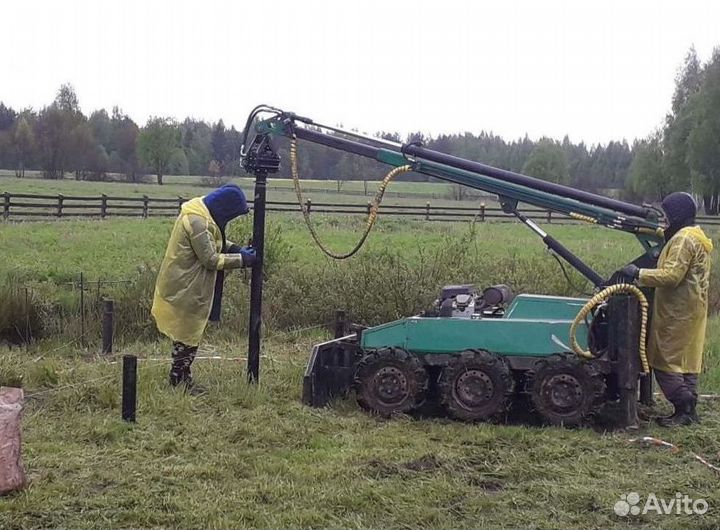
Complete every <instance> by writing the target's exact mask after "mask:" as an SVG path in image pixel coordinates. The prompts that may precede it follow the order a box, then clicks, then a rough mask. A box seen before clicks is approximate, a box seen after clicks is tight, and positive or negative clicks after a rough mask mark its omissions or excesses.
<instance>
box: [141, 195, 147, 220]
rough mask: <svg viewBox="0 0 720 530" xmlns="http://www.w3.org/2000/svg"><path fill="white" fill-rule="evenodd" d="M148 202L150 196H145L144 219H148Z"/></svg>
mask: <svg viewBox="0 0 720 530" xmlns="http://www.w3.org/2000/svg"><path fill="white" fill-rule="evenodd" d="M148 202H149V199H148V196H147V195H143V213H142V216H143V219H147V218H148Z"/></svg>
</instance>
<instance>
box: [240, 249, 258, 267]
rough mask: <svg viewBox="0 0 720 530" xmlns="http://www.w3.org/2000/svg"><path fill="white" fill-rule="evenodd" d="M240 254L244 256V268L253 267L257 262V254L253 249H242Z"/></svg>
mask: <svg viewBox="0 0 720 530" xmlns="http://www.w3.org/2000/svg"><path fill="white" fill-rule="evenodd" d="M238 254H240V255H241V256H242V261H243V267H246V268H249V267H252V266H253V265H255V262H257V253H256V252H255V249H254V248H252V247H240V248H239V250H238Z"/></svg>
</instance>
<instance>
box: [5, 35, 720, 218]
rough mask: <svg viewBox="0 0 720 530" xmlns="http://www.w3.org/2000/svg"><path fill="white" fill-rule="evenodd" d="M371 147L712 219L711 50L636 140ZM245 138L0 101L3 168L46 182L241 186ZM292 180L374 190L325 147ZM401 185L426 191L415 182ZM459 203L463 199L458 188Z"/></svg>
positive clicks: (716, 169) (448, 141) (373, 174)
mask: <svg viewBox="0 0 720 530" xmlns="http://www.w3.org/2000/svg"><path fill="white" fill-rule="evenodd" d="M375 135H376V136H377V137H380V138H385V139H389V140H393V141H396V142H401V141H406V142H407V141H418V140H419V141H422V142H423V143H424V144H425V145H426V146H427V147H429V148H431V149H436V150H438V151H442V152H445V153H449V154H453V155H456V156H459V157H462V158H467V159H471V160H478V161H481V162H483V163H486V164H489V165H493V166H496V167H500V168H504V169H509V170H511V171H517V172H521V173H525V174H528V175H532V176H535V177H539V178H543V179H546V180H551V181H554V182H558V183H562V184H567V185H569V186H573V187H575V188H579V189H585V190H590V191H599V190H600V191H603V192H608V190H612V192H613V193H615V194H616V195H621V196H624V197H626V198H629V199H632V200H657V199H660V198H661V197H662V196H663V195H665V194H667V193H669V192H670V191H674V190H688V191H691V192H693V193H694V194H696V195H697V196H699V197H702V199H703V203H704V206H705V210H706V212H707V213H711V214H716V213H718V209H720V48H718V49H716V50H715V51H714V53H713V55H712V57H711V59H710V60H709V61H707V62H706V63H705V64H703V63H701V62H700V60H699V59H698V57H697V54H696V52H695V50H694V49H692V48H691V49H690V51H689V52H688V54H687V57H686V59H685V61H684V63H683V65H682V66H681V68H680V69H679V73H678V75H677V78H676V87H675V93H674V95H673V98H672V101H671V110H670V112H669V113H668V114H667V116H666V118H665V122H664V124H663V127H662V128H660V129H658V130H657V131H654V132H653V133H652V134H651V135H650V136H648V137H647V138H645V139H642V140H637V141H635V142H633V143H632V144H628V142H627V141H626V140H618V141H610V142H608V143H607V144H596V145H586V144H585V143H584V142H580V143H574V142H571V141H570V139H569V138H568V137H567V136H566V137H565V138H563V139H562V140H560V141H559V140H556V139H551V138H540V139H539V140H532V139H530V138H529V137H527V136H525V137H524V138H518V139H515V140H505V139H503V138H502V137H500V136H498V135H495V134H493V133H492V132H485V131H483V132H481V133H479V134H474V133H470V132H466V133H461V134H450V135H439V136H435V137H429V136H425V135H423V134H422V133H415V134H410V135H407V136H404V137H403V136H402V135H400V134H399V133H397V132H387V131H380V132H377V133H375ZM241 142H242V131H239V130H237V129H235V127H232V126H231V127H230V128H227V127H226V126H225V125H224V123H223V121H222V120H219V121H218V122H215V123H208V122H205V121H203V120H197V119H193V118H186V119H185V120H183V121H181V122H179V121H176V120H175V119H172V118H167V117H151V118H150V119H148V120H147V122H146V123H145V125H144V126H142V127H141V126H139V125H138V124H137V123H136V122H135V121H133V119H132V118H131V117H129V116H128V115H126V114H125V113H123V112H122V111H121V110H120V109H119V108H118V107H115V108H113V109H112V111H111V112H110V113H108V112H107V111H106V110H104V109H101V110H96V111H94V112H92V113H91V114H90V115H89V116H86V115H84V114H83V112H82V111H81V110H80V105H79V101H78V97H77V95H76V93H75V91H74V89H73V87H72V86H71V85H67V84H66V85H62V86H61V87H60V89H59V90H58V92H57V95H56V97H55V100H54V101H53V102H52V103H51V104H50V105H48V106H46V107H43V108H42V109H40V110H38V111H36V110H34V109H24V110H20V111H16V110H14V109H12V108H10V107H8V106H6V105H5V104H3V103H2V102H0V167H1V168H5V169H14V170H15V173H16V175H17V176H18V177H23V176H24V173H25V170H26V169H35V170H40V171H42V175H43V176H44V177H45V178H48V179H59V178H65V177H66V175H67V174H71V175H74V177H75V178H76V179H78V180H105V179H109V178H117V176H116V175H120V176H121V178H124V179H125V180H127V181H128V182H139V181H142V180H144V179H145V178H147V176H148V175H155V178H156V180H157V183H158V184H162V182H163V177H164V176H165V175H203V176H206V177H207V178H208V179H210V181H211V183H219V182H221V181H222V178H223V177H227V176H243V175H244V172H243V170H242V166H241V164H240V159H239V156H240V144H241ZM279 149H280V153H281V156H282V157H283V160H284V161H285V163H284V164H283V167H282V169H281V173H280V175H279V176H282V177H286V178H287V177H290V168H289V164H288V163H287V162H288V160H289V154H288V145H287V141H284V140H283V139H280V141H279ZM299 166H300V167H299V169H300V173H301V175H302V176H303V177H305V178H313V179H321V180H323V179H332V180H337V182H338V188H340V187H341V185H342V182H343V181H344V180H366V181H367V180H376V179H378V178H379V177H380V176H381V175H382V173H383V171H386V169H383V168H382V167H381V165H380V164H378V163H377V162H374V161H372V160H368V159H365V158H362V157H358V156H354V155H350V154H348V153H343V152H340V151H336V150H332V149H328V148H325V147H323V146H319V145H315V144H308V143H303V144H302V145H301V150H300V161H299ZM401 178H405V179H409V180H427V178H428V177H425V176H423V175H418V174H412V173H411V174H408V175H403V176H402V177H401ZM456 193H457V197H456V198H462V196H463V195H464V194H465V193H466V190H465V189H464V188H461V187H459V186H458V187H457V190H456Z"/></svg>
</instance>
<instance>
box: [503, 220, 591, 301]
mask: <svg viewBox="0 0 720 530" xmlns="http://www.w3.org/2000/svg"><path fill="white" fill-rule="evenodd" d="M512 213H513V214H514V215H515V217H517V218H518V219H520V221H522V222H523V223H524V224H525V225H526V226H527V227H528V228H530V230H532V231H533V232H535V233H536V234H537V235H539V236H540V237H541V238H542V240H543V243H545V246H547V248H549V249H550V250H552V251H553V252H554V253H555V254H557V255H558V256H560V257H561V258H562V259H564V260H565V261H567V262H568V263H569V264H570V265H571V266H572V267H573V268H574V269H575V270H576V271H578V272H579V273H580V274H582V275H583V276H585V277H586V278H587V279H588V280H590V281H591V282H592V283H593V285H594V286H595V287H602V286H603V285H605V280H604V279H603V277H602V276H600V275H599V274H598V273H597V272H595V271H594V270H593V269H592V268H591V267H590V266H589V265H587V264H586V263H585V262H584V261H583V260H581V259H580V258H578V257H577V256H576V255H575V254H573V253H572V252H570V250H568V249H567V247H565V246H564V245H563V244H562V243H560V241H558V240H557V239H555V238H554V237H553V236H551V235H550V234H548V233H547V232H545V230H543V229H542V228H540V227H539V226H538V225H537V224H536V223H535V221H533V220H532V219H528V218H527V216H525V215H523V214H522V213H520V212H518V211H517V210H514V211H513V212H512Z"/></svg>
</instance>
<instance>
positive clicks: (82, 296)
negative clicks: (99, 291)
mask: <svg viewBox="0 0 720 530" xmlns="http://www.w3.org/2000/svg"><path fill="white" fill-rule="evenodd" d="M80 345H81V346H85V275H84V274H83V273H82V272H81V273H80Z"/></svg>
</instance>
